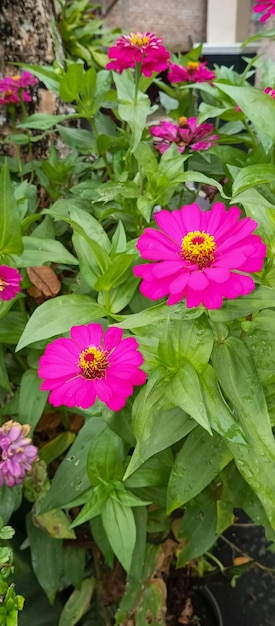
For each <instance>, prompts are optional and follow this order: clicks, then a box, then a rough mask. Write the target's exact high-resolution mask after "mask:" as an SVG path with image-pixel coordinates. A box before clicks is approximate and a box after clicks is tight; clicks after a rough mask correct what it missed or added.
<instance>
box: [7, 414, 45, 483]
mask: <svg viewBox="0 0 275 626" xmlns="http://www.w3.org/2000/svg"><path fill="white" fill-rule="evenodd" d="M30 429H31V427H30V426H29V425H28V424H23V425H22V424H19V423H18V422H14V421H13V420H9V421H8V422H5V423H4V424H3V425H2V426H1V428H0V487H2V485H4V484H6V485H7V486H8V487H13V486H14V485H20V483H22V481H23V480H24V478H25V475H26V473H27V472H29V470H30V469H31V464H32V463H33V462H34V461H35V460H36V459H37V448H36V447H35V446H33V445H31V439H30V438H29V437H27V436H26V435H28V433H29V432H30Z"/></svg>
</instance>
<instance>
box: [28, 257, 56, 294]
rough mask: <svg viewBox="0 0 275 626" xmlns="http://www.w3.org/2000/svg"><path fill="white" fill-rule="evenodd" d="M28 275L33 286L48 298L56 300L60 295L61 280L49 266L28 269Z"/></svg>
mask: <svg viewBox="0 0 275 626" xmlns="http://www.w3.org/2000/svg"><path fill="white" fill-rule="evenodd" d="M27 274H28V277H29V279H30V280H31V282H32V284H33V285H34V286H35V287H37V289H39V291H40V292H41V294H43V295H44V296H46V297H47V298H54V296H57V294H58V293H59V291H60V289H61V283H60V280H59V279H58V278H57V276H56V274H55V273H54V271H53V269H52V268H51V267H48V265H41V266H38V267H27Z"/></svg>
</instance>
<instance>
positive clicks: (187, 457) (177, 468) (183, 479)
mask: <svg viewBox="0 0 275 626" xmlns="http://www.w3.org/2000/svg"><path fill="white" fill-rule="evenodd" d="M243 447H244V446H243ZM231 460H232V454H231V452H230V451H229V450H228V448H227V446H226V444H225V442H224V441H223V439H222V438H221V437H220V436H219V435H218V434H217V433H214V434H213V436H212V437H211V435H209V433H207V432H206V431H205V430H203V429H202V428H201V427H200V426H198V427H197V428H196V429H195V430H194V431H192V432H191V433H190V434H189V435H188V437H187V439H186V441H185V442H184V444H183V446H182V448H181V450H180V451H179V453H178V455H177V457H176V460H175V463H174V466H173V468H172V471H171V475H170V479H169V483H168V490H167V510H168V513H171V512H172V511H174V510H175V509H177V508H179V507H181V506H183V505H184V504H186V502H189V500H192V499H193V498H195V497H196V496H197V495H198V494H199V493H200V492H201V491H202V490H203V489H204V488H205V487H207V486H208V485H209V484H210V483H211V481H212V480H213V479H214V478H215V477H216V476H217V475H218V474H219V472H220V471H221V470H222V469H223V468H224V467H225V466H226V465H227V464H228V463H230V461H231Z"/></svg>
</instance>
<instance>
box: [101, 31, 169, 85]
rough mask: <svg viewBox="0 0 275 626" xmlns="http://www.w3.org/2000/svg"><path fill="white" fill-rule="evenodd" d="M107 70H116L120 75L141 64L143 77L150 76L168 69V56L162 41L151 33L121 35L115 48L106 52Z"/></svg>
mask: <svg viewBox="0 0 275 626" xmlns="http://www.w3.org/2000/svg"><path fill="white" fill-rule="evenodd" d="M108 57H109V59H115V60H114V61H111V62H110V63H107V65H106V68H107V69H108V70H117V71H118V72H119V73H120V74H121V72H123V70H126V69H128V68H129V67H135V66H136V65H137V63H141V72H142V74H144V76H152V72H162V71H163V70H166V69H167V67H168V62H167V61H168V59H169V57H170V54H169V52H168V50H166V48H165V47H164V46H163V45H162V39H161V38H160V37H156V36H155V35H153V34H152V33H130V35H122V37H120V38H119V39H118V40H117V42H116V45H115V46H112V47H111V48H110V49H109V51H108Z"/></svg>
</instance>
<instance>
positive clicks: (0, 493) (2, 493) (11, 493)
mask: <svg viewBox="0 0 275 626" xmlns="http://www.w3.org/2000/svg"><path fill="white" fill-rule="evenodd" d="M21 500H22V485H15V486H14V487H13V488H12V489H11V488H10V487H7V485H3V487H0V517H1V519H2V521H3V523H4V524H7V523H8V521H9V519H10V517H11V515H12V513H13V512H14V511H16V509H18V507H19V506H20V504H21Z"/></svg>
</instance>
